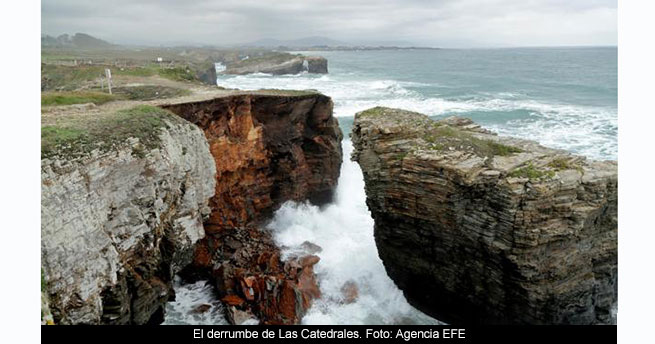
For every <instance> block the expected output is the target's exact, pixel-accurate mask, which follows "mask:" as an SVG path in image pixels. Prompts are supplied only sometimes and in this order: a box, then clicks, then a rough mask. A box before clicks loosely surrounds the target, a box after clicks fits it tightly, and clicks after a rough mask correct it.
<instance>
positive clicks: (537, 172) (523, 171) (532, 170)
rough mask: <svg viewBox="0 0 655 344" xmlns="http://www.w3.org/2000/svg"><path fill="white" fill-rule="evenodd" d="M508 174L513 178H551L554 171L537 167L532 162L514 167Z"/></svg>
mask: <svg viewBox="0 0 655 344" xmlns="http://www.w3.org/2000/svg"><path fill="white" fill-rule="evenodd" d="M508 176H509V177H513V178H529V179H538V178H542V177H544V176H546V177H549V178H552V177H554V176H555V171H553V170H542V169H538V168H536V167H535V166H534V165H533V164H532V163H528V165H527V166H525V167H521V168H518V169H515V170H514V171H512V172H510V173H509V174H508Z"/></svg>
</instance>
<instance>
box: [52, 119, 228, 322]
mask: <svg viewBox="0 0 655 344" xmlns="http://www.w3.org/2000/svg"><path fill="white" fill-rule="evenodd" d="M44 122H46V125H45V126H44V127H43V129H42V141H43V142H42V149H43V152H42V161H41V255H42V256H41V262H42V268H43V282H42V288H43V289H44V292H45V293H46V294H47V297H48V299H49V300H48V301H49V307H50V310H51V311H52V314H53V317H54V320H55V322H56V323H58V324H78V323H85V324H98V323H106V324H126V323H132V324H146V323H157V322H160V321H161V319H162V317H163V306H164V304H165V303H166V301H168V298H169V297H170V296H171V295H172V294H171V293H172V284H171V278H172V276H173V275H174V274H175V273H177V272H178V271H179V270H180V269H181V268H182V267H184V266H186V265H187V264H189V263H190V261H191V259H192V255H193V248H194V244H195V243H196V242H197V241H198V240H199V239H200V238H202V237H203V236H204V231H203V227H202V218H203V214H205V215H208V213H209V208H208V201H209V198H210V197H211V196H213V195H214V190H215V183H216V180H215V178H214V175H215V171H216V170H215V167H214V164H213V159H212V156H211V154H210V151H209V146H208V145H207V141H206V140H205V138H204V136H203V133H202V131H201V130H200V129H199V128H197V127H196V126H193V125H192V124H190V123H187V122H185V121H184V120H182V119H181V118H179V117H177V116H175V115H173V114H171V113H168V112H165V111H162V110H161V109H158V108H154V107H145V106H143V107H137V108H134V109H130V110H125V111H121V112H118V113H110V114H104V115H100V114H99V115H98V117H95V116H94V117H91V116H86V117H84V116H83V117H77V116H64V115H62V116H59V117H58V118H57V125H56V126H55V125H48V124H47V121H44ZM122 123H125V124H127V125H128V126H129V127H130V128H129V132H121V130H124V127H123V126H122ZM46 303H47V302H46Z"/></svg>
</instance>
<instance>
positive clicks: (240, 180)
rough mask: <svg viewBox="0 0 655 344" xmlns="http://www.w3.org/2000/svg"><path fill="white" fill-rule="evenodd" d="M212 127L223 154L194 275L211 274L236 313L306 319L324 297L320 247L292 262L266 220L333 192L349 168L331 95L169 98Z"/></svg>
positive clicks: (234, 317)
mask: <svg viewBox="0 0 655 344" xmlns="http://www.w3.org/2000/svg"><path fill="white" fill-rule="evenodd" d="M164 108H166V109H168V110H170V111H172V112H174V113H177V114H179V115H180V116H181V117H183V118H184V119H186V120H188V121H189V122H191V123H194V124H196V125H197V126H198V127H200V128H202V129H203V130H204V132H205V136H206V137H207V140H208V142H209V147H210V151H211V152H212V154H213V156H214V159H215V162H216V171H217V173H216V180H217V183H216V191H215V196H214V197H213V198H212V199H211V200H210V207H211V209H212V212H211V215H210V216H209V218H208V220H207V221H206V222H205V231H206V233H207V236H206V238H204V239H203V240H202V241H201V242H200V243H199V245H198V248H197V250H196V255H195V260H194V265H193V266H192V267H190V268H189V269H188V271H187V277H188V275H209V276H211V278H212V279H213V280H214V281H215V282H216V286H217V290H218V291H219V294H220V295H221V296H222V297H223V301H224V302H225V303H226V304H227V306H228V310H229V312H228V320H230V321H231V322H232V323H240V322H242V321H245V320H247V319H248V318H252V317H257V318H258V319H259V320H261V321H262V322H264V323H271V324H281V323H284V324H288V323H296V322H298V321H299V319H300V318H301V316H302V313H303V312H304V311H305V310H306V309H307V308H308V307H309V305H310V304H311V300H312V299H313V298H316V297H318V296H319V295H320V294H319V292H318V286H317V285H316V281H315V280H314V275H313V270H312V266H313V265H314V264H316V263H317V262H318V257H315V256H305V257H297V258H295V259H290V260H289V261H286V262H282V261H281V260H280V253H279V249H278V248H277V247H275V245H274V244H273V241H272V239H271V237H270V234H269V233H267V232H265V231H262V230H260V226H261V225H262V224H263V222H264V221H265V220H267V219H268V218H269V217H270V215H272V213H273V211H274V210H276V209H277V208H279V207H280V206H281V204H282V203H283V202H285V201H288V200H305V199H309V200H311V201H313V202H314V203H317V204H321V203H325V202H328V201H329V200H330V199H331V197H332V193H333V190H334V188H335V187H336V184H337V180H338V178H339V172H340V165H341V158H342V156H341V139H342V134H341V130H340V129H339V125H338V122H337V120H336V118H334V117H333V116H332V101H331V100H330V98H329V97H326V96H324V95H321V94H319V93H312V92H285V91H269V92H268V93H263V94H262V93H260V94H250V95H248V94H246V95H238V96H230V97H221V98H216V99H212V100H208V101H200V102H194V103H182V104H172V105H165V106H164Z"/></svg>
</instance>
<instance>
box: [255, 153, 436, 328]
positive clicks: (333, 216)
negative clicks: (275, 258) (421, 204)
mask: <svg viewBox="0 0 655 344" xmlns="http://www.w3.org/2000/svg"><path fill="white" fill-rule="evenodd" d="M343 149H344V156H345V157H350V153H351V152H352V143H351V142H350V141H349V140H347V141H344V144H343ZM267 227H268V228H269V229H271V230H272V231H273V234H274V238H275V240H276V243H277V244H278V245H279V246H280V247H283V248H284V249H283V252H282V253H283V255H285V256H288V255H293V254H297V253H298V252H299V251H302V247H303V244H304V243H305V242H306V241H309V242H311V243H313V244H316V245H318V246H320V247H321V248H322V250H321V251H320V252H318V253H315V254H316V255H318V256H319V257H320V258H321V261H320V262H319V263H318V264H317V265H316V266H315V272H316V274H317V276H318V279H319V281H320V288H321V293H322V298H321V299H319V300H315V301H314V305H313V306H312V308H311V309H310V310H309V312H308V314H307V315H305V317H304V318H303V321H302V322H303V323H304V324H434V323H436V320H434V319H432V318H430V317H428V316H426V315H424V314H423V313H421V312H419V311H417V310H416V309H414V308H413V307H412V306H410V305H409V304H408V303H407V301H406V300H405V297H404V296H403V294H402V292H401V291H400V290H399V289H398V288H397V287H396V285H395V284H394V283H393V281H392V280H391V279H390V278H389V277H388V276H387V274H386V271H385V270H384V266H383V265H382V261H381V260H380V258H379V257H378V254H377V248H376V246H375V240H374V237H373V220H372V219H371V216H370V213H369V211H368V208H367V207H366V194H365V193H364V181H363V177H362V172H361V170H360V169H359V166H358V165H357V164H356V163H354V162H352V161H350V159H348V158H346V159H344V162H343V164H342V167H341V178H340V179H339V186H338V188H337V192H336V199H335V202H334V203H332V204H330V205H328V206H325V207H323V208H319V207H317V206H313V205H310V204H307V203H297V202H287V203H285V204H284V205H283V206H282V208H281V209H280V210H278V211H277V212H276V213H275V217H274V218H273V220H272V221H271V222H270V224H269V225H268V226H267ZM283 258H284V257H283ZM344 285H346V286H347V285H351V286H353V285H354V286H355V287H354V288H356V290H357V296H356V298H355V299H354V300H347V298H348V295H344V291H343V290H344ZM349 301H351V302H349Z"/></svg>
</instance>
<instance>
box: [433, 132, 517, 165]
mask: <svg viewBox="0 0 655 344" xmlns="http://www.w3.org/2000/svg"><path fill="white" fill-rule="evenodd" d="M423 139H424V140H425V141H426V142H428V143H429V144H430V148H431V149H433V150H443V149H445V148H446V147H453V146H457V147H460V148H465V149H469V150H472V151H473V152H474V153H476V154H477V155H479V156H487V157H493V156H508V155H511V154H514V153H521V152H522V150H521V149H519V148H517V147H514V146H508V145H504V144H502V143H498V142H496V141H492V140H484V139H480V138H477V137H475V136H473V135H471V134H469V133H467V132H464V131H462V130H458V129H455V128H453V127H450V126H447V125H433V126H432V128H431V129H430V130H428V131H427V132H426V134H425V136H424V137H423Z"/></svg>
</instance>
